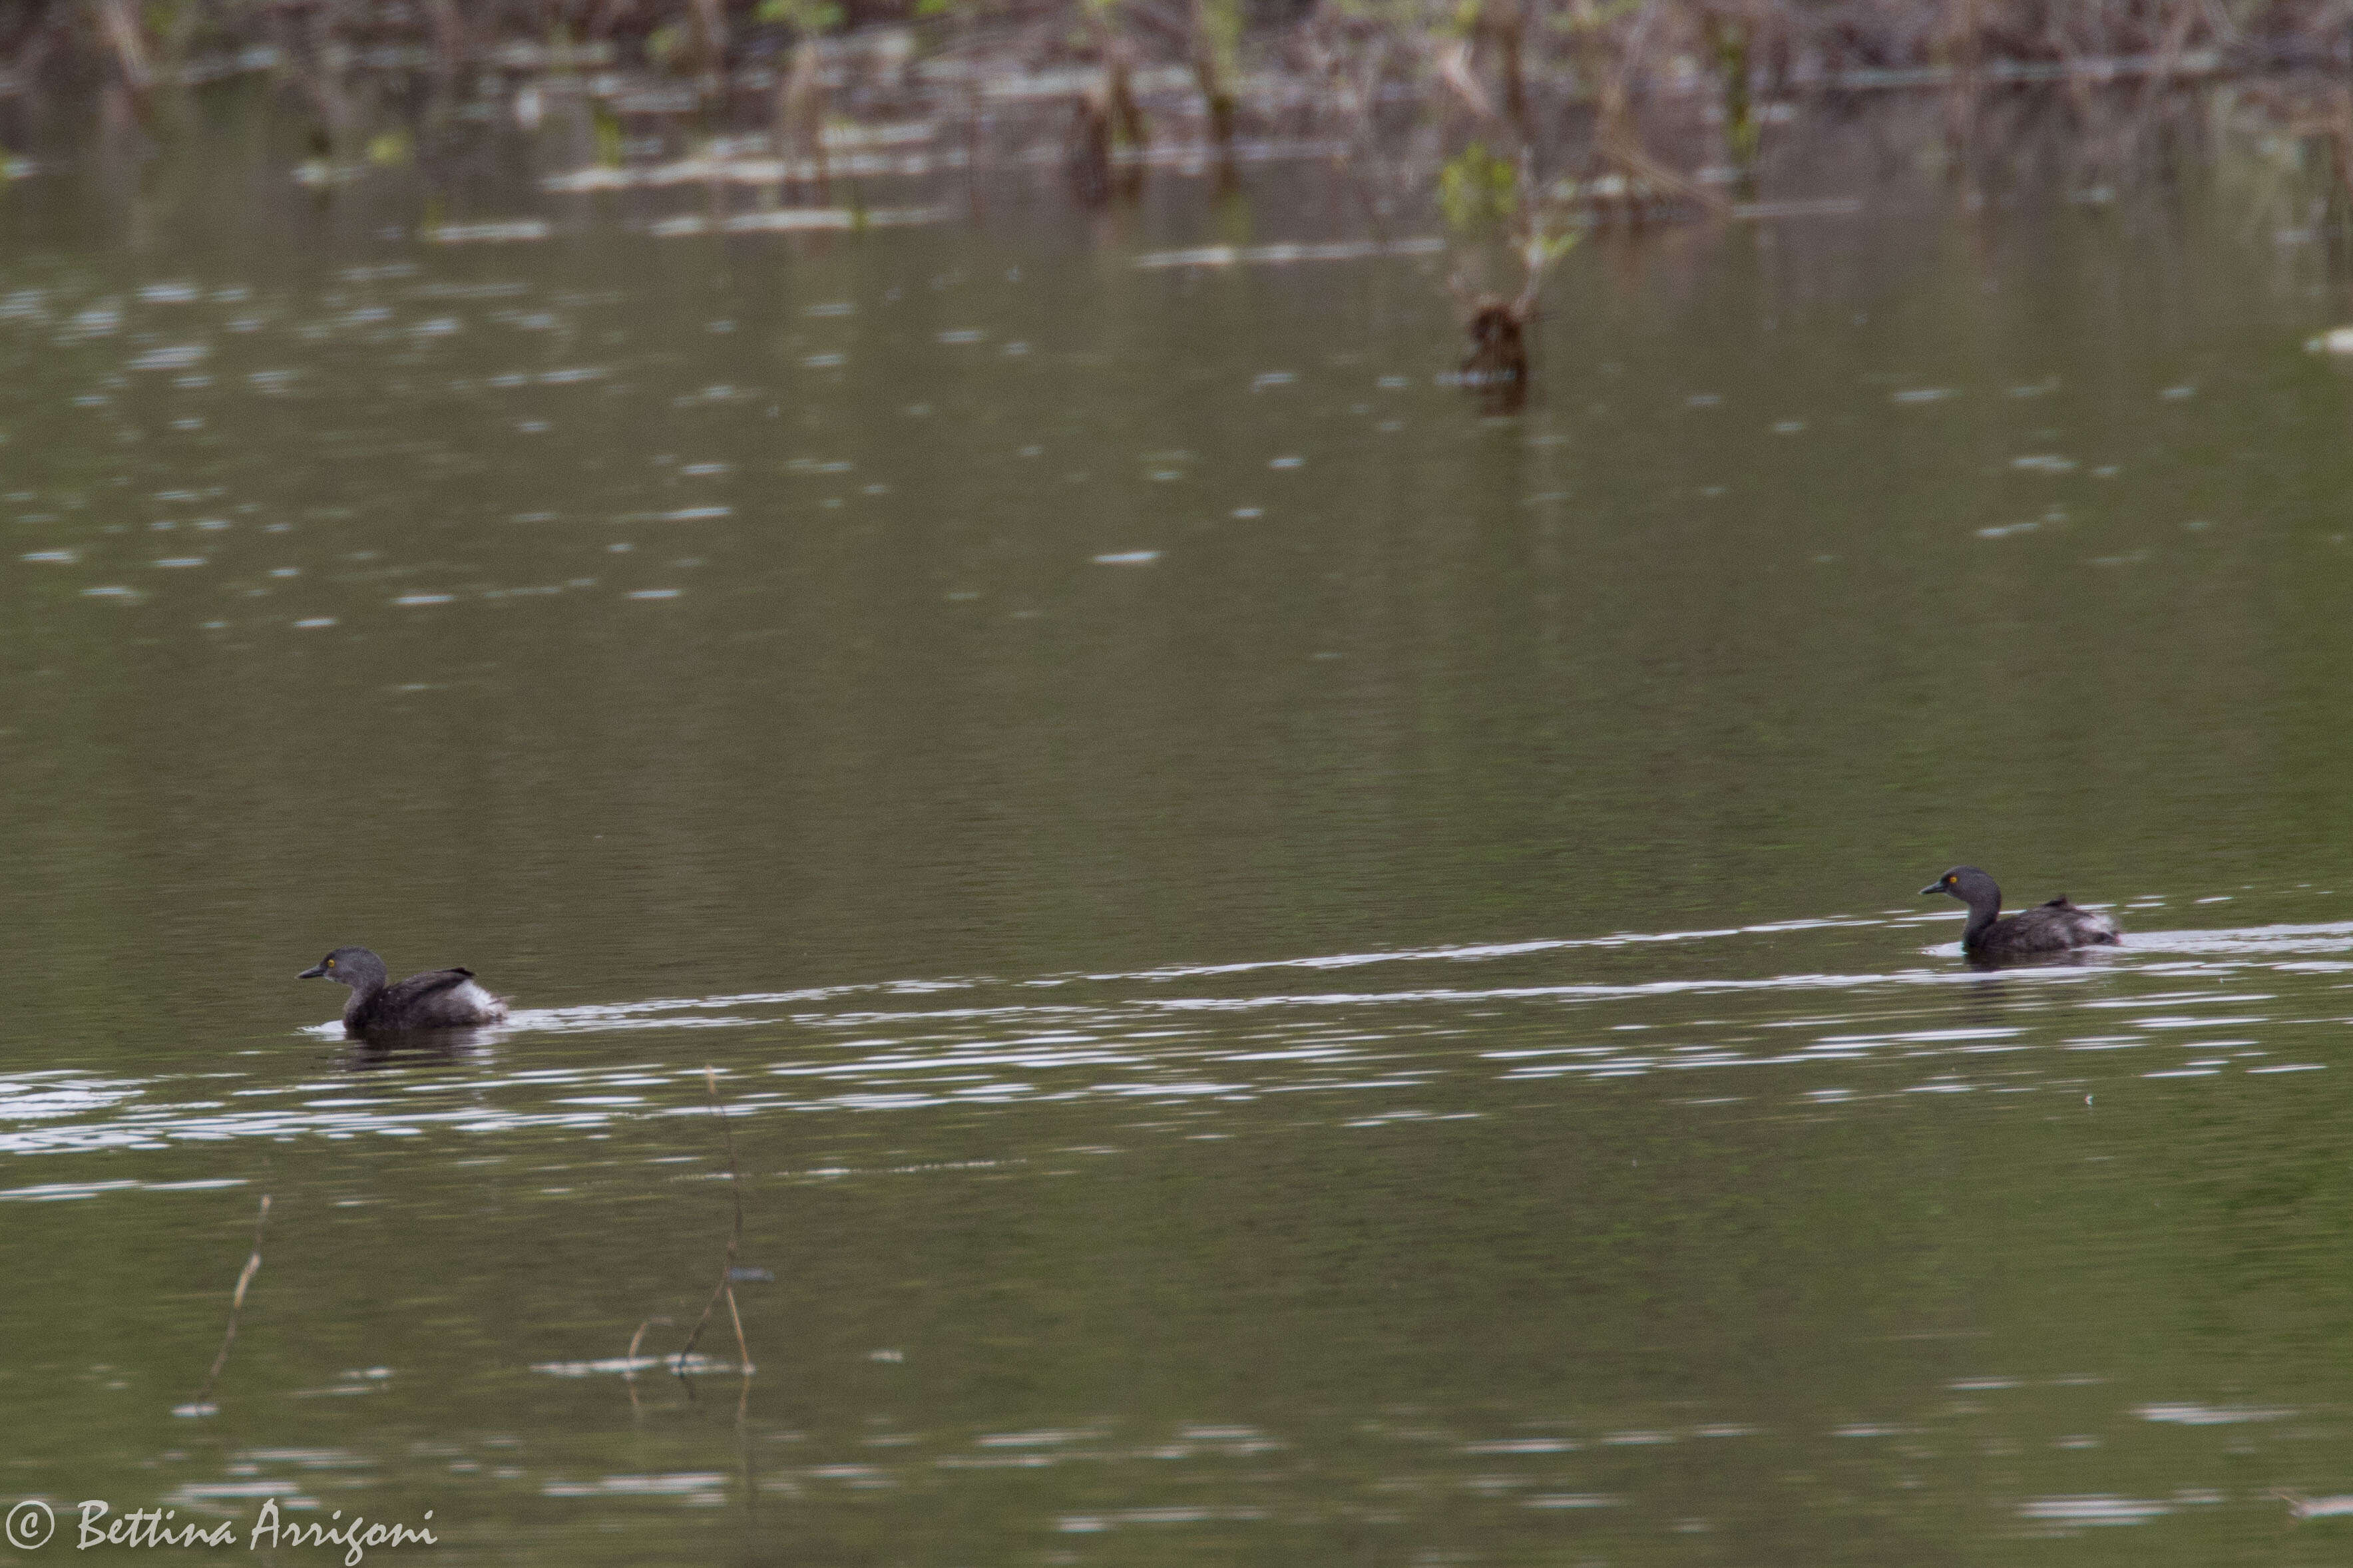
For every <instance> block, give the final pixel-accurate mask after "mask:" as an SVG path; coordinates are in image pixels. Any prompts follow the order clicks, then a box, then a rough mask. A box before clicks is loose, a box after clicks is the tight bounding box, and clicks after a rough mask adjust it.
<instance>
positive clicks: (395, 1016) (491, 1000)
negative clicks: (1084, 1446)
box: [294, 947, 507, 1034]
mask: <svg viewBox="0 0 2353 1568" xmlns="http://www.w3.org/2000/svg"><path fill="white" fill-rule="evenodd" d="M294 978H295V979H297V980H339V981H341V982H343V984H346V985H348V986H350V987H351V988H352V996H351V1000H350V1001H348V1002H346V1003H344V1004H343V1027H344V1028H345V1029H348V1030H350V1031H351V1032H352V1033H353V1034H359V1033H361V1032H363V1031H365V1030H371V1029H462V1028H465V1027H467V1026H470V1025H475V1024H495V1023H497V1022H498V1021H499V1020H501V1018H504V1017H505V1016H507V1005H506V1003H504V1002H503V1001H501V1000H500V999H499V998H498V997H496V996H493V995H491V994H490V993H489V992H487V991H485V990H483V989H482V988H481V987H480V985H478V984H475V983H474V972H473V971H472V970H470V969H435V970H429V971H427V973H423V974H412V975H410V976H409V977H408V978H407V979H406V980H404V981H402V982H401V983H400V984H397V985H387V984H385V980H386V978H387V975H386V973H385V967H384V960H383V959H381V958H378V957H377V956H376V955H375V953H373V952H369V951H368V950H367V949H366V948H364V947H339V948H337V949H335V951H334V952H331V953H329V954H327V956H326V957H324V958H322V959H321V960H320V961H319V962H318V963H316V964H315V965H313V966H312V967H311V968H309V969H306V970H304V971H303V972H302V973H300V974H298V975H296V976H295V977H294Z"/></svg>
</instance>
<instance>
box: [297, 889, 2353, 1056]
mask: <svg viewBox="0 0 2353 1568" xmlns="http://www.w3.org/2000/svg"><path fill="white" fill-rule="evenodd" d="M1917 923H1920V918H1917V916H1890V918H1854V916H1819V918H1800V921H1772V923H1760V925H1723V928H1704V930H1668V932H1612V934H1602V937H1539V940H1527V942H1480V944H1442V946H1417V949H1384V952H1369V953H1320V956H1299V958H1254V961H1240V963H1202V965H1157V968H1144V970H1102V973H1069V974H1042V977H1033V979H1000V977H988V974H967V977H939V979H882V982H857V984H838V986H797V989H788V991H732V994H724V996H666V998H645V1001H630V1003H584V1005H572V1007H522V1010H515V1013H513V1015H511V1017H508V1022H506V1024H503V1026H499V1029H497V1031H494V1036H497V1038H506V1036H518V1034H617V1031H661V1029H767V1026H779V1024H800V1026H818V1029H857V1026H873V1029H903V1026H908V1024H967V1026H972V1024H979V1026H986V1024H988V1022H1014V1019H1024V1022H1029V1024H1033V1026H1035V1024H1042V1022H1051V1019H1071V1022H1080V1019H1102V1017H1103V1015H1106V1013H1129V1015H1136V1013H1146V1015H1151V1013H1163V1015H1186V1013H1251V1010H1271V1007H1379V1005H1454V1003H1515V1001H1520V1003H1546V1001H1551V1003H1588V1001H1621V998H1645V996H1715V994H1748V991H1862V989H1873V986H1904V989H1911V986H1944V984H1986V982H1995V979H2002V982H2011V984H2075V982H2087V979H2096V977H2101V974H2116V973H2141V974H2174V973H2184V974H2186V973H2205V974H2210V973H2223V970H2231V968H2250V963H2247V961H2262V958H2304V961H2299V963H2254V965H2252V968H2283V970H2339V968H2341V970H2353V921H2329V923H2313V925H2254V928H2238V930H2158V932H2127V937H2125V944H2123V946H2116V949H2092V952H2087V953H2083V956H2080V961H2075V963H2068V961H2052V963H2038V965H2035V963H2029V965H2011V968H1998V970H1978V968H1965V965H1957V963H1953V965H1948V968H1906V970H1878V973H1790V974H1753V977H1690V979H1673V977H1671V979H1640V982H1560V984H1520V986H1414V989H1398V991H1377V989H1360V991H1356V989H1353V991H1273V994H1261V996H1129V998H1106V1001H1085V1003H1080V1001H1071V1003H1018V1001H1017V1003H996V1005H986V1003H984V1005H948V1007H920V1005H918V1007H887V1005H885V1007H875V1005H866V1007H842V1010H833V1007H828V1005H826V1003H845V1001H852V998H927V996H936V998H946V996H953V994H972V991H990V989H997V991H1047V989H1061V986H1103V984H1151V986H1163V984H1169V982H1181V979H1226V977H1235V974H1280V973H1329V970H1363V968H1377V965H1386V963H1494V961H1506V958H1527V956H1541V953H1569V952H1581V949H1623V946H1638V944H1684V942H1713V940H1727V937H1772V934H1788V932H1805V930H1852V928H1878V925H1884V928H1906V925H1917ZM1915 952H1920V953H1923V956H1927V958H1944V961H1957V958H1960V944H1957V942H1944V944H1936V946H1929V949H1915ZM2325 953H2344V963H2325V961H2316V958H2317V956H2325ZM2141 956H2148V958H2156V961H2158V963H2137V958H2141ZM2184 958H2193V961H2195V958H2221V961H2223V963H2181V961H2184ZM765 1010H775V1013H765ZM339 1031H342V1029H339V1024H315V1026H311V1029H306V1031H303V1034H313V1036H318V1038H334V1036H339Z"/></svg>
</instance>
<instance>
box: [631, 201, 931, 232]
mask: <svg viewBox="0 0 2353 1568" xmlns="http://www.w3.org/2000/svg"><path fill="white" fill-rule="evenodd" d="M956 211H957V209H956V208H955V207H872V208H869V209H867V210H865V211H863V212H860V211H853V210H852V209H850V208H849V207H777V208H776V209H774V210H773V211H770V212H751V213H737V214H735V215H734V216H732V217H723V218H721V219H719V220H718V221H716V222H713V221H712V219H710V218H707V217H673V218H664V219H662V220H661V221H660V222H659V223H655V224H649V225H648V226H647V227H646V232H647V233H648V234H650V235H654V236H657V237H660V238H663V239H672V238H677V237H681V236H683V235H697V234H798V233H806V232H810V231H832V232H846V231H848V230H850V229H860V228H906V227H911V226H914V225H917V224H932V223H945V222H946V221H947V220H948V219H950V218H952V217H954V216H956Z"/></svg>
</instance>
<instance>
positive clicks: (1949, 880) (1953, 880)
mask: <svg viewBox="0 0 2353 1568" xmlns="http://www.w3.org/2000/svg"><path fill="white" fill-rule="evenodd" d="M1959 880H1960V879H1959V878H1958V877H1956V876H1954V875H1952V874H1951V873H1950V872H1947V873H1946V875H1945V886H1947V888H1949V887H1951V886H1952V885H1953V884H1954V883H1956V882H1957V881H1959ZM328 962H329V963H333V962H334V961H333V960H332V959H329V960H328Z"/></svg>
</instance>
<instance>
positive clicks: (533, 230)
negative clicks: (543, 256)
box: [424, 217, 555, 245]
mask: <svg viewBox="0 0 2353 1568" xmlns="http://www.w3.org/2000/svg"><path fill="white" fill-rule="evenodd" d="M554 232H555V226H554V225H553V224H551V223H549V222H548V221H547V220H546V219H545V218H536V217H518V218H508V219H505V220H503V221H501V222H498V223H445V224H440V225H438V226H435V227H432V228H428V229H427V230H425V231H424V235H425V237H426V238H427V239H429V240H431V241H432V242H433V243H434V244H436V245H503V244H511V243H513V242H515V241H519V240H526V239H545V238H546V237H548V236H549V235H551V234H554Z"/></svg>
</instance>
